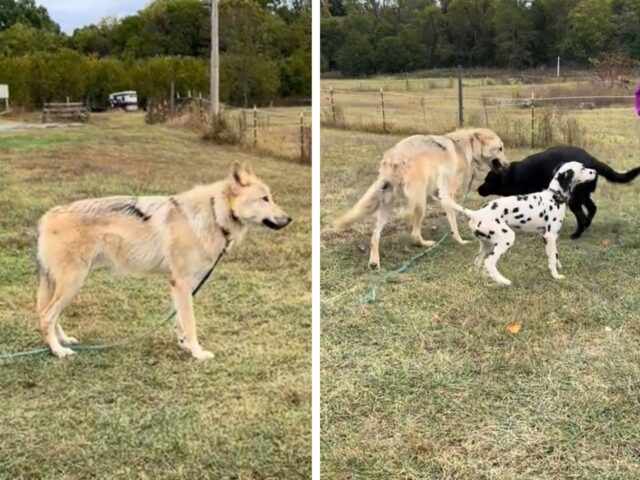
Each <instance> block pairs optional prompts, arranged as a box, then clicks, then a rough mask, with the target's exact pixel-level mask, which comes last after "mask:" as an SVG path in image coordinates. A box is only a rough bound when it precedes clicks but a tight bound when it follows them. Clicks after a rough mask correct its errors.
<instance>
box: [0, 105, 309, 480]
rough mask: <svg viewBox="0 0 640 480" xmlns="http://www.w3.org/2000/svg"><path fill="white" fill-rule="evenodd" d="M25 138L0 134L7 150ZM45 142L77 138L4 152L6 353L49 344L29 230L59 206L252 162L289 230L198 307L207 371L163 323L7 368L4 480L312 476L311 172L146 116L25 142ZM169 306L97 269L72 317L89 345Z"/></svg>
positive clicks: (148, 282) (1, 327)
mask: <svg viewBox="0 0 640 480" xmlns="http://www.w3.org/2000/svg"><path fill="white" fill-rule="evenodd" d="M40 135H42V138H41V137H40ZM58 136H59V137H58ZM15 137H18V135H15V134H13V133H12V134H11V135H9V134H5V135H2V134H0V145H4V143H3V140H4V139H5V138H15ZM47 138H58V139H60V138H69V139H70V141H69V142H68V143H66V144H62V143H55V142H53V143H49V145H50V148H44V147H43V148H41V149H39V150H38V152H37V154H34V151H33V150H32V149H31V148H24V149H23V148H11V149H8V150H1V151H0V211H1V212H2V214H1V215H0V354H2V353H6V352H15V351H20V350H24V349H28V348H38V347H41V346H42V345H43V341H42V339H41V338H40V335H39V332H38V331H37V329H36V326H35V322H36V319H35V313H34V309H35V305H34V304H35V291H36V286H37V282H36V275H35V252H34V251H35V243H36V239H35V232H36V229H35V228H36V224H37V221H38V218H39V217H40V216H41V215H42V214H43V213H44V212H45V211H46V210H47V209H49V208H51V207H52V206H54V205H56V204H59V203H63V202H68V201H72V200H75V199H80V198H86V197H90V196H104V195H116V194H123V195H126V194H170V193H175V192H179V191H183V190H186V189H189V188H191V187H192V186H193V185H194V184H196V183H205V182H210V181H215V180H218V179H220V178H222V177H223V176H224V175H226V174H227V171H228V168H229V165H230V164H231V163H232V162H233V161H234V160H240V161H244V160H250V161H252V163H253V167H254V170H255V171H256V173H257V174H258V175H259V176H261V177H262V178H263V179H264V180H265V181H266V182H267V183H268V184H269V185H270V186H271V188H272V191H273V194H274V198H275V199H276V201H278V203H280V204H281V205H282V206H283V208H284V209H285V210H287V212H290V214H291V215H292V217H293V218H294V222H293V223H292V224H291V226H290V227H288V228H287V229H285V230H283V231H281V232H267V231H256V232H255V234H253V235H250V236H249V237H248V238H247V241H246V242H245V243H244V244H242V245H240V246H239V247H238V248H237V249H234V250H233V251H232V252H231V253H230V254H228V256H226V257H225V258H224V259H223V261H222V262H221V264H220V266H219V267H218V268H217V269H216V271H215V273H214V274H213V276H212V278H211V279H210V280H209V282H208V283H207V284H206V285H205V287H204V288H203V289H202V290H201V292H200V293H199V294H198V296H197V297H196V299H195V302H194V303H195V310H196V318H197V319H198V329H199V337H200V341H201V344H202V345H203V346H204V347H205V348H207V349H209V350H211V351H212V352H213V353H214V354H215V359H213V360H211V361H209V362H208V363H198V362H194V361H192V360H191V359H190V358H189V357H188V356H187V354H185V353H184V352H182V351H181V350H180V349H179V348H178V346H177V342H176V340H175V335H174V332H173V329H172V328H171V327H170V326H166V327H163V328H161V329H160V330H158V331H157V332H154V333H153V334H152V335H150V336H149V337H147V338H145V339H143V340H141V341H139V342H136V343H135V344H133V345H129V346H127V347H122V348H117V349H113V350H108V351H104V352H102V353H98V354H95V353H81V354H79V355H77V356H75V357H73V358H71V359H65V360H63V361H59V360H54V359H51V358H48V359H38V360H34V361H30V362H22V363H16V364H13V365H5V366H0V403H1V404H2V408H1V409H0V438H1V439H2V440H1V442H2V445H1V447H0V479H19V478H24V479H56V480H57V479H61V478H65V479H81V478H109V479H112V478H113V479H116V478H122V479H130V478H154V479H156V478H157V479H178V478H216V479H217V478H255V479H258V478H265V479H266V478H308V477H309V475H310V468H311V458H310V437H311V432H310V431H311V425H310V418H311V415H310V409H311V407H310V405H311V402H310V397H311V392H310V390H311V389H310V331H311V329H310V323H311V313H310V312H311V310H310V305H311V295H310V290H311V289H310V254H311V245H310V211H311V208H310V207H311V203H310V170H309V168H308V167H304V166H299V165H292V164H291V163H287V162H281V161H276V160H273V159H270V158H257V157H253V156H251V155H248V154H246V153H243V152H241V151H240V150H236V149H226V148H221V147H216V146H212V145H210V144H207V143H205V142H202V141H200V140H198V139H197V138H196V137H195V135H194V134H191V133H189V132H186V131H183V130H180V129H167V128H164V127H155V126H147V125H145V124H144V123H142V118H141V117H139V116H129V117H126V116H123V117H120V116H118V117H117V118H114V119H113V120H112V119H110V118H109V117H107V118H106V119H105V120H104V121H103V122H100V123H99V124H97V125H87V126H85V127H82V128H81V129H78V130H73V132H71V131H69V132H64V133H63V132H61V131H56V132H55V133H54V132H49V131H44V132H37V133H36V132H29V133H28V134H25V135H24V140H23V141H24V142H25V144H27V145H42V144H46V142H47V140H46V139H47ZM27 139H30V140H29V141H28V142H27ZM169 308H170V298H169V291H168V286H167V285H166V283H165V282H164V281H162V280H161V279H158V278H153V277H151V278H145V279H136V278H127V277H118V276H114V275H113V274H110V273H108V272H104V271H96V272H94V273H92V275H91V276H90V277H89V280H88V281H87V283H86V284H85V286H84V287H83V289H82V291H81V292H80V294H79V295H78V297H77V298H76V299H75V300H74V302H73V303H72V304H71V305H70V306H69V307H68V308H67V310H66V311H65V313H64V315H63V322H64V325H65V329H66V330H67V331H68V332H69V333H70V335H74V336H76V337H78V338H79V339H80V340H81V341H83V342H87V343H102V342H114V341H119V340H121V339H124V338H128V337H130V336H133V335H137V334H139V333H141V332H143V331H145V330H146V329H147V328H149V327H150V326H152V325H154V324H155V323H156V322H157V321H158V320H159V319H160V318H162V317H164V316H165V315H166V314H167V312H168V310H169Z"/></svg>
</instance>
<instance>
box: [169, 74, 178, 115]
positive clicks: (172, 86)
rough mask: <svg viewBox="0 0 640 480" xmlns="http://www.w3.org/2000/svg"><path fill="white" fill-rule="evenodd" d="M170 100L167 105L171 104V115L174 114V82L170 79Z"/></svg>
mask: <svg viewBox="0 0 640 480" xmlns="http://www.w3.org/2000/svg"><path fill="white" fill-rule="evenodd" d="M170 91H171V102H169V105H170V106H171V107H170V108H171V116H172V117H173V116H174V115H175V114H176V101H175V98H176V83H175V82H174V81H173V80H171V88H170Z"/></svg>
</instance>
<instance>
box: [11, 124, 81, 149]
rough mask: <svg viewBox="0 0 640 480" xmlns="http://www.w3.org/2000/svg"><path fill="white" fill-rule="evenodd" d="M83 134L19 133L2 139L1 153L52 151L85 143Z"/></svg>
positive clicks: (56, 132) (59, 132)
mask: <svg viewBox="0 0 640 480" xmlns="http://www.w3.org/2000/svg"><path fill="white" fill-rule="evenodd" d="M85 138H86V137H84V136H83V135H82V134H69V133H67V132H66V131H65V132H63V131H60V130H56V131H47V130H39V131H38V133H34V132H29V133H19V134H14V135H12V136H9V135H6V134H5V135H2V136H1V137H0V152H6V153H10V152H23V151H33V150H52V149H56V148H60V147H63V146H67V145H70V144H73V143H79V142H82V141H84V139H85Z"/></svg>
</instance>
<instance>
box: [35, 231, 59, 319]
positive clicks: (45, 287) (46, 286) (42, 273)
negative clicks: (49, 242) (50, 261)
mask: <svg viewBox="0 0 640 480" xmlns="http://www.w3.org/2000/svg"><path fill="white" fill-rule="evenodd" d="M41 242H42V237H41V235H40V234H38V258H37V262H38V282H39V285H38V294H37V296H36V311H37V312H38V315H40V313H42V311H43V310H44V309H45V307H46V306H47V305H49V302H50V301H51V298H52V297H53V293H54V290H55V281H54V279H53V276H52V275H51V270H50V269H49V267H48V266H47V264H46V262H45V261H44V260H43V258H42V254H41V248H42V245H41Z"/></svg>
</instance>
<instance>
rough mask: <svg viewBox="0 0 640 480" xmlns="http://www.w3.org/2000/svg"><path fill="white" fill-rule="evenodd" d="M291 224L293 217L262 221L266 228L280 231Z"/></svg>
mask: <svg viewBox="0 0 640 480" xmlns="http://www.w3.org/2000/svg"><path fill="white" fill-rule="evenodd" d="M290 223H291V217H287V216H285V217H276V218H274V219H273V220H271V219H270V218H265V219H264V220H262V224H263V225H264V226H265V227H269V228H271V229H272V230H280V229H282V228H284V227H286V226H287V225H289V224H290Z"/></svg>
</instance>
